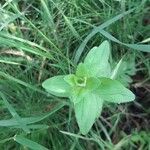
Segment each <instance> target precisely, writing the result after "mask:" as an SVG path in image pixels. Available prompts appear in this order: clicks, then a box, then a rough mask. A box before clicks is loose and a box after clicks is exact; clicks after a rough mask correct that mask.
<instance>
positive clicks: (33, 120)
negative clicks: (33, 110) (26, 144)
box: [0, 103, 65, 127]
mask: <svg viewBox="0 0 150 150" xmlns="http://www.w3.org/2000/svg"><path fill="white" fill-rule="evenodd" d="M63 106H65V103H58V104H57V105H56V106H55V107H54V108H53V109H52V110H51V111H50V112H48V113H46V114H43V115H39V116H38V117H27V118H20V119H21V122H23V123H26V124H27V125H28V124H33V123H36V122H39V121H42V120H44V119H45V118H47V117H49V116H51V115H52V114H54V113H55V112H57V111H58V110H60V109H61V108H62V107H63ZM0 126H3V127H10V126H19V123H18V122H17V120H16V119H14V118H13V119H8V120H0Z"/></svg>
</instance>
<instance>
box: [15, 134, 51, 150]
mask: <svg viewBox="0 0 150 150" xmlns="http://www.w3.org/2000/svg"><path fill="white" fill-rule="evenodd" d="M14 140H15V141H16V142H17V143H19V144H21V145H23V146H25V147H28V148H31V149H32V150H48V149H47V148H46V147H44V146H42V145H40V144H38V143H36V142H34V141H31V140H29V139H27V138H25V137H23V136H21V135H16V136H15V137H14Z"/></svg>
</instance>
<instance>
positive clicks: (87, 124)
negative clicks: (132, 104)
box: [42, 41, 135, 134]
mask: <svg viewBox="0 0 150 150" xmlns="http://www.w3.org/2000/svg"><path fill="white" fill-rule="evenodd" d="M109 55H110V45H109V43H108V41H104V42H103V43H102V44H101V45H100V46H99V47H94V48H92V49H91V51H90V52H89V53H88V55H87V56H86V58H85V60H84V62H83V63H80V64H79V65H78V66H77V70H76V73H75V74H71V75H66V76H64V75H59V76H55V77H52V78H50V79H47V80H46V81H44V82H43V84H42V85H43V87H44V88H45V89H46V90H47V91H48V92H49V93H51V94H53V95H56V96H59V97H68V98H69V99H70V100H71V101H72V102H73V104H74V110H75V115H76V119H77V123H78V125H79V128H80V132H81V133H82V134H87V133H88V131H89V130H90V129H91V127H92V125H93V124H94V122H95V120H96V118H97V117H98V116H99V115H100V114H101V111H102V106H103V103H104V102H105V101H108V102H113V103H123V102H129V101H133V100H134V98H135V96H134V94H133V93H132V92H131V91H130V90H128V89H126V88H125V87H124V86H123V85H122V84H121V83H120V82H118V81H116V80H112V79H110V77H111V69H110V64H109Z"/></svg>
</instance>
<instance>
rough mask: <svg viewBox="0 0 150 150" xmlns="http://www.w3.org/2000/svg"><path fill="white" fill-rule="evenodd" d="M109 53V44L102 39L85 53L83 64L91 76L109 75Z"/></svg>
mask: <svg viewBox="0 0 150 150" xmlns="http://www.w3.org/2000/svg"><path fill="white" fill-rule="evenodd" d="M109 55H110V45H109V42H108V41H104V42H103V43H102V44H101V45H100V46H99V47H94V48H92V49H91V51H90V52H89V53H88V54H87V56H86V58H85V60H84V64H85V66H86V68H87V69H88V72H89V76H91V77H109V76H110V65H109V62H108V59H109Z"/></svg>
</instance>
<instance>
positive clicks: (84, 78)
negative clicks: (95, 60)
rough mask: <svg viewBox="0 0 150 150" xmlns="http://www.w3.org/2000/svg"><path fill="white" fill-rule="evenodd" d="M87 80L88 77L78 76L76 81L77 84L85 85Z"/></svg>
mask: <svg viewBox="0 0 150 150" xmlns="http://www.w3.org/2000/svg"><path fill="white" fill-rule="evenodd" d="M86 82H87V77H77V78H76V79H75V83H76V85H77V86H80V87H85V86H86Z"/></svg>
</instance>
